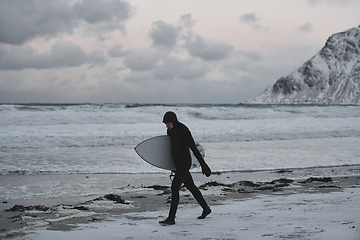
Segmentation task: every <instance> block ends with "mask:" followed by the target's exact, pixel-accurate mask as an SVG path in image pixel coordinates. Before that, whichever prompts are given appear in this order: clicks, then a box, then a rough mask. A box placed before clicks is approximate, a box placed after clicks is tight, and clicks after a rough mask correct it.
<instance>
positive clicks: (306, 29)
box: [297, 23, 314, 34]
mask: <svg viewBox="0 0 360 240" xmlns="http://www.w3.org/2000/svg"><path fill="white" fill-rule="evenodd" d="M313 29H314V27H313V26H312V25H311V23H305V24H304V25H302V26H300V27H298V28H297V30H298V31H299V32H303V33H306V34H307V33H309V32H311V31H312V30H313Z"/></svg>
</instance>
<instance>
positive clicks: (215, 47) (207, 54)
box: [185, 36, 233, 61]
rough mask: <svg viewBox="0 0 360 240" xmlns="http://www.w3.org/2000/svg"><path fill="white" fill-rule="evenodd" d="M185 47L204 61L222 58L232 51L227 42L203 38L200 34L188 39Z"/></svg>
mask: <svg viewBox="0 0 360 240" xmlns="http://www.w3.org/2000/svg"><path fill="white" fill-rule="evenodd" d="M185 47H186V49H187V50H188V51H189V53H190V55H191V56H193V57H199V58H201V59H203V60H205V61H218V60H223V59H225V58H227V57H228V55H229V54H230V53H231V52H232V51H233V46H232V45H230V44H228V43H225V42H222V41H215V40H212V39H203V38H202V37H200V36H196V37H195V40H193V41H192V40H191V41H188V42H187V43H186V45H185Z"/></svg>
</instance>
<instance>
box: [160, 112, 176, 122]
mask: <svg viewBox="0 0 360 240" xmlns="http://www.w3.org/2000/svg"><path fill="white" fill-rule="evenodd" d="M168 122H171V123H172V124H174V125H175V124H177V123H179V121H178V119H177V116H176V114H175V113H174V112H171V111H169V112H166V113H165V115H164V118H163V123H168Z"/></svg>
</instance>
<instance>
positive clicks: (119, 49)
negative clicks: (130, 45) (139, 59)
mask: <svg viewBox="0 0 360 240" xmlns="http://www.w3.org/2000/svg"><path fill="white" fill-rule="evenodd" d="M107 54H108V55H109V56H110V57H113V58H118V57H124V56H126V55H127V54H129V51H126V50H124V49H123V46H122V45H116V46H114V47H112V48H109V49H108V51H107Z"/></svg>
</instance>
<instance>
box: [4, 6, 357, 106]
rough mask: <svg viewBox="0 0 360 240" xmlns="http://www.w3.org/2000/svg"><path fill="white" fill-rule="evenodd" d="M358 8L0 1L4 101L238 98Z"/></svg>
mask: <svg viewBox="0 0 360 240" xmlns="http://www.w3.org/2000/svg"><path fill="white" fill-rule="evenodd" d="M359 9H360V1H359V0H291V1H289V0H251V1H246V0H221V1H220V0H132V1H123V0H51V1H50V0H18V1H14V0H0V102H1V103H30V102H41V103H44V102H47V103H88V102H90V103H109V102H111V103H119V102H128V103H239V102H243V101H246V100H247V99H249V98H252V97H255V96H257V95H258V94H260V93H261V92H263V91H264V90H265V88H267V87H268V86H271V85H273V84H274V83H275V82H276V80H277V79H279V78H280V77H282V76H286V75H288V74H290V73H291V72H292V71H294V70H296V69H297V68H299V67H300V66H301V65H302V64H303V63H304V62H305V61H307V60H309V59H310V58H311V57H312V56H314V55H315V54H316V53H317V52H318V51H319V50H320V49H321V48H322V47H323V46H324V44H325V42H326V40H327V38H328V37H329V36H330V35H332V34H334V33H337V32H342V31H345V30H347V29H350V28H353V27H357V26H359V25H360V14H359Z"/></svg>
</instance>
